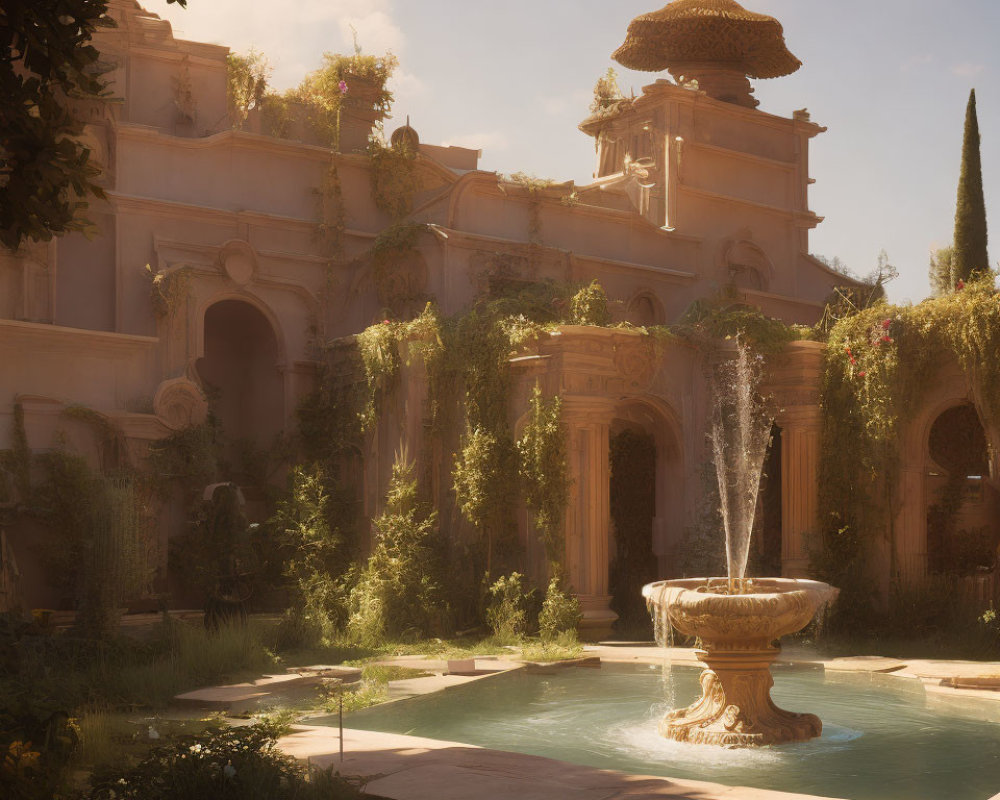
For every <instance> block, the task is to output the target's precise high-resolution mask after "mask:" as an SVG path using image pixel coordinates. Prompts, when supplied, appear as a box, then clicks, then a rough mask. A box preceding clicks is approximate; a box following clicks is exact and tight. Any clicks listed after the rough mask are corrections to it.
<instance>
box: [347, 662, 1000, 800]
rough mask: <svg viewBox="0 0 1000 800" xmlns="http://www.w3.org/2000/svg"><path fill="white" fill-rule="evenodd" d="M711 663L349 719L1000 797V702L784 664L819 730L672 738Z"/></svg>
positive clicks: (550, 748)
mask: <svg viewBox="0 0 1000 800" xmlns="http://www.w3.org/2000/svg"><path fill="white" fill-rule="evenodd" d="M699 672H700V671H699V670H698V669H696V668H691V667H676V666H675V667H674V668H673V669H672V670H670V671H669V679H667V678H666V677H665V673H664V670H663V669H662V668H661V667H659V666H650V665H608V664H605V665H603V667H602V668H601V669H580V668H577V669H566V670H563V671H561V672H559V673H557V674H548V675H538V674H528V673H525V672H524V671H518V672H513V673H509V674H505V675H500V676H497V677H495V678H489V679H486V680H482V681H476V682H474V683H471V684H468V685H466V686H462V687H458V688H455V689H451V690H448V691H445V692H439V693H436V694H433V695H428V696H424V697H420V698H416V699H413V700H406V701H402V702H399V703H391V704H389V705H385V706H380V707H375V708H371V709H367V710H365V711H359V712H354V713H352V714H350V715H349V716H348V718H347V719H346V720H345V725H346V726H347V727H351V728H358V729H362V730H372V731H384V732H389V733H401V734H409V735H413V736H423V737H427V738H430V739H442V740H446V741H451V742H464V743H468V744H474V745H479V746H481V747H489V748H493V749H497V750H508V751H512V752H518V753H528V754H531V755H539V756H546V757H549V758H557V759H561V760H563V761H570V762H574V763H577V764H585V765H588V766H592V767H598V768H601V769H614V770H619V771H622V772H629V773H637V774H645V775H663V776H670V777H675V778H688V779H692V780H703V781H713V782H716V783H724V784H730V785H740V786H753V787H757V788H762V789H774V790H780V791H786V792H802V793H805V794H815V795H821V796H827V797H841V798H850V800H986V798H989V797H992V796H993V795H994V794H996V793H997V792H1000V723H998V722H992V721H990V720H989V719H988V717H989V715H990V714H991V713H996V712H995V711H994V710H993V709H992V703H991V702H990V701H986V702H985V703H979V704H977V705H969V706H968V707H963V706H962V705H955V704H952V703H951V702H947V703H940V702H936V701H935V698H934V697H933V696H925V695H924V691H923V688H922V687H921V685H920V684H919V683H917V682H915V681H909V680H905V679H896V680H891V681H890V680H887V679H886V678H885V677H884V676H881V677H880V676H874V677H871V676H867V675H865V676H835V675H828V676H825V675H824V673H823V671H821V670H811V669H807V670H802V669H782V668H776V669H775V670H774V673H775V687H774V689H773V691H772V697H773V698H774V699H775V702H777V704H778V705H779V706H781V707H782V708H785V709H788V710H789V711H810V712H812V713H814V714H818V715H819V717H820V718H821V719H822V720H823V736H822V737H821V738H820V739H815V740H813V741H811V742H802V743H797V744H790V745H780V746H776V747H770V748H763V749H759V750H723V749H719V748H714V747H708V746H705V745H691V744H682V743H678V742H670V741H667V740H666V739H663V738H662V737H661V736H659V734H658V733H657V731H656V727H657V723H658V722H659V720H660V718H661V717H662V716H663V714H664V712H665V711H666V710H667V709H668V708H671V707H675V706H678V707H679V706H686V705H688V704H689V703H691V702H693V701H694V700H695V698H696V697H697V696H698V695H699V693H700V690H699V687H698V675H699ZM672 697H673V698H676V702H673V701H672V700H671V698H672ZM996 709H997V711H1000V702H998V703H997V706H996ZM998 719H1000V717H998Z"/></svg>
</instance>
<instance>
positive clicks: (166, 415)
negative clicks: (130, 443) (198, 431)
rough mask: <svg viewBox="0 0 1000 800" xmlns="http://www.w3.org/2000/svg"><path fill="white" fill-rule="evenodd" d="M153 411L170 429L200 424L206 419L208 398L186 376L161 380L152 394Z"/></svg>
mask: <svg viewBox="0 0 1000 800" xmlns="http://www.w3.org/2000/svg"><path fill="white" fill-rule="evenodd" d="M153 412H154V413H155V414H156V417H157V419H158V420H159V421H160V422H162V423H163V424H164V425H165V426H166V427H168V428H170V429H171V430H174V431H177V430H182V429H183V428H188V427H190V426H192V425H201V424H202V423H203V422H205V420H207V419H208V400H207V399H206V398H205V395H204V393H203V392H202V391H201V387H199V386H198V385H197V384H196V383H194V382H193V381H191V380H188V379H187V378H172V379H170V380H166V381H163V383H161V384H160V385H159V387H158V388H157V390H156V394H155V395H154V396H153Z"/></svg>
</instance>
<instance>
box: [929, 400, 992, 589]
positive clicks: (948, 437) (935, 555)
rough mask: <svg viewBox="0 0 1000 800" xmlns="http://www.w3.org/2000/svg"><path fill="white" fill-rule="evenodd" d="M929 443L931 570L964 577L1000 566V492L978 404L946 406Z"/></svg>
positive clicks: (935, 572) (931, 432) (935, 425)
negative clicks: (991, 479) (998, 563)
mask: <svg viewBox="0 0 1000 800" xmlns="http://www.w3.org/2000/svg"><path fill="white" fill-rule="evenodd" d="M927 444H928V451H929V453H930V457H931V462H932V464H931V469H930V470H929V472H928V474H927V476H926V480H927V497H928V504H929V505H928V508H927V570H928V572H930V573H934V574H946V575H957V576H962V575H973V574H975V573H977V572H979V571H981V570H986V569H989V568H991V567H994V566H996V552H997V544H998V542H1000V520H998V519H997V516H998V514H1000V497H998V494H997V492H996V490H995V488H994V487H993V486H991V485H990V483H989V470H990V459H989V446H988V444H987V440H986V431H985V430H984V428H983V424H982V421H981V420H980V419H979V414H978V412H977V411H976V408H975V406H973V405H972V404H971V403H964V404H962V405H958V406H954V407H952V408H949V409H947V410H946V411H944V412H943V413H942V414H941V415H940V416H938V418H937V419H936V420H935V421H934V424H933V425H932V426H931V431H930V436H929V439H928V443H927Z"/></svg>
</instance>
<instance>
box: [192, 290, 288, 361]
mask: <svg viewBox="0 0 1000 800" xmlns="http://www.w3.org/2000/svg"><path fill="white" fill-rule="evenodd" d="M227 300H234V301H237V302H240V303H245V304H246V305H249V306H253V308H255V309H256V310H257V311H258V312H260V314H261V315H262V316H263V317H264V319H266V320H267V323H268V325H270V327H271V331H272V333H273V334H274V337H275V340H276V342H277V362H276V364H277V366H278V368H279V369H284V368H285V366H286V365H287V363H288V349H287V347H288V345H287V342H286V338H285V335H284V331H283V330H282V328H281V321H280V320H279V319H278V315H277V314H275V313H274V309H272V308H271V307H270V306H269V305H268V304H267V303H265V302H264V301H263V300H261V299H260V298H259V297H257V295H255V294H251V293H249V292H246V291H233V292H219V293H217V294H214V295H212V296H211V297H210V298H208V299H207V300H205V301H204V302H203V303H201V305H200V306H199V307H198V310H197V312H196V313H195V315H194V323H195V330H194V341H195V347H194V359H195V360H198V359H202V358H204V357H205V316H206V314H207V313H208V310H209V309H210V308H211V307H212V306H215V305H217V304H219V303H222V302H224V301H227Z"/></svg>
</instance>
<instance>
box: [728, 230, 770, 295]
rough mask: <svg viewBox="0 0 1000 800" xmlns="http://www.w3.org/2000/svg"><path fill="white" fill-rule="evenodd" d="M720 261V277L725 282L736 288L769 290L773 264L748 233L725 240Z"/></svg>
mask: <svg viewBox="0 0 1000 800" xmlns="http://www.w3.org/2000/svg"><path fill="white" fill-rule="evenodd" d="M720 262H721V263H720V271H721V273H722V276H721V277H722V279H723V281H724V282H725V283H726V284H728V285H732V286H735V287H736V288H738V289H749V290H753V291H762V292H766V291H768V290H769V288H770V286H771V280H772V278H773V277H774V265H773V264H772V262H771V259H770V258H768V256H767V253H765V252H764V250H763V249H762V248H761V247H760V245H758V244H757V243H756V242H754V241H752V240H751V239H750V238H749V234H746V235H740V236H739V237H737V238H734V239H730V240H729V241H727V242H726V243H725V244H724V245H723V246H722V250H721V258H720Z"/></svg>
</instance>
